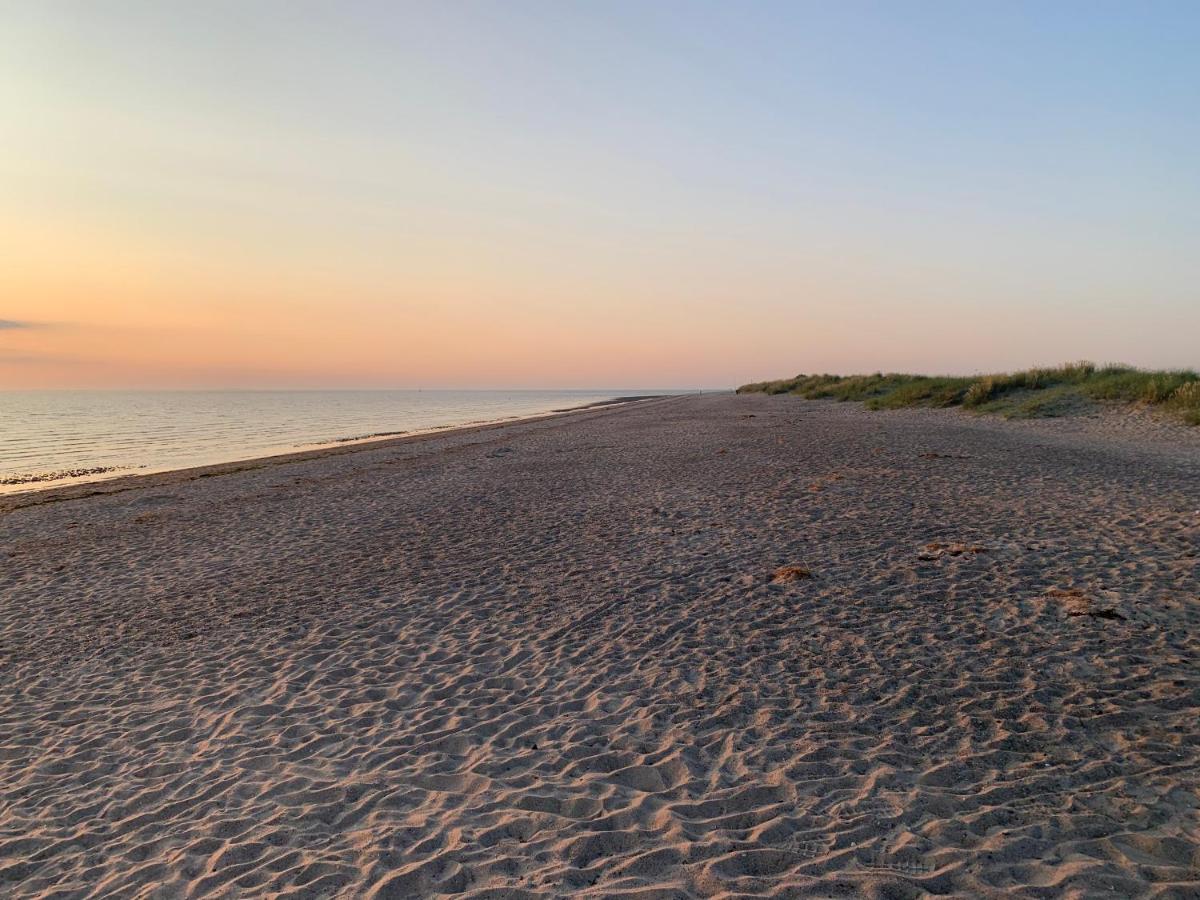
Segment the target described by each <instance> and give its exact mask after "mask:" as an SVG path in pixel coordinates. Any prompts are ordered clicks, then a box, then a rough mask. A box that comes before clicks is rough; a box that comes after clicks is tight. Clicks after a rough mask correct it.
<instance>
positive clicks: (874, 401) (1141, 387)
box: [737, 362, 1200, 425]
mask: <svg viewBox="0 0 1200 900" xmlns="http://www.w3.org/2000/svg"><path fill="white" fill-rule="evenodd" d="M737 392H738V393H739V394H747V393H762V394H798V395H799V396H801V397H806V398H808V399H810V400H820V399H832V400H858V401H862V402H864V403H865V404H866V405H867V407H868V408H869V409H902V408H905V407H912V406H927V407H939V408H940V407H946V406H963V407H966V408H968V409H972V410H975V411H977V412H985V413H997V414H999V415H1003V416H1006V417H1008V418H1038V417H1045V416H1058V415H1064V414H1066V413H1067V412H1069V411H1070V410H1072V409H1077V408H1079V407H1081V406H1085V405H1087V404H1088V403H1089V401H1096V400H1111V401H1124V402H1127V403H1142V404H1147V405H1152V406H1158V407H1162V408H1163V409H1165V410H1168V411H1170V412H1172V413H1174V414H1175V415H1177V416H1178V417H1179V418H1181V419H1182V420H1183V421H1184V422H1187V423H1188V424H1190V425H1200V375H1197V374H1196V373H1195V372H1193V371H1191V370H1188V369H1179V370H1174V371H1159V372H1153V371H1144V370H1142V369H1135V368H1133V367H1132V366H1121V365H1108V366H1097V365H1096V364H1095V363H1090V362H1075V363H1067V364H1065V365H1061V366H1053V367H1050V368H1038V369H1026V370H1025V371H1022V372H1007V373H1003V374H999V375H980V376H971V377H956V376H929V375H902V374H897V373H891V374H886V375H885V374H883V373H882V372H876V373H875V374H873V375H797V376H796V377H795V378H790V379H782V380H780V381H761V382H757V383H755V384H746V385H742V387H740V388H738V389H737Z"/></svg>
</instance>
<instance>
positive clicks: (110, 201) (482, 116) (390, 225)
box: [0, 2, 1200, 386]
mask: <svg viewBox="0 0 1200 900" xmlns="http://www.w3.org/2000/svg"><path fill="white" fill-rule="evenodd" d="M0 12H2V13H3V16H4V20H5V22H6V26H5V29H4V34H3V36H0V79H2V84H0V105H2V106H3V109H4V117H3V118H4V122H5V125H4V126H3V127H4V129H5V132H6V133H5V135H4V141H3V143H2V144H0V179H3V182H2V185H3V189H4V194H5V196H6V198H7V202H6V203H5V208H6V209H7V212H6V213H0V234H2V235H4V236H6V237H9V238H12V237H13V236H16V237H17V238H18V239H17V240H16V243H15V244H14V242H13V240H9V241H8V243H9V246H10V249H9V251H8V253H7V254H6V257H7V258H6V260H5V266H6V267H8V268H9V275H7V276H4V277H5V278H6V282H5V283H4V284H0V287H4V286H5V285H7V286H6V288H5V291H4V293H5V294H6V296H5V298H4V299H3V300H0V304H3V305H0V318H4V319H9V320H17V321H24V320H29V321H35V320H36V321H40V320H43V319H52V320H56V321H57V320H61V321H64V322H65V321H72V322H76V323H77V324H79V325H80V326H81V328H79V329H58V330H45V329H42V330H39V329H24V330H21V337H20V338H19V339H20V340H24V341H27V342H28V344H29V345H28V346H26V345H22V346H17V345H16V344H15V343H14V341H16V340H18V338H13V337H11V335H13V334H16V333H17V332H16V330H15V329H14V330H10V331H9V332H7V333H6V335H5V337H4V338H2V339H0V361H2V360H3V359H4V353H5V352H6V350H7V352H8V353H9V355H10V356H11V357H12V358H13V359H16V358H18V357H19V358H20V359H22V360H25V361H26V362H23V363H22V364H21V365H20V366H19V367H18V366H17V364H16V363H13V364H12V365H10V366H9V368H8V369H5V368H3V366H2V364H0V377H3V375H4V373H6V372H7V373H8V376H9V378H10V381H12V383H16V382H18V381H19V382H21V383H23V384H36V383H46V384H50V383H55V384H58V383H62V384H67V383H72V381H73V379H74V380H78V379H79V378H82V377H91V373H90V372H88V365H89V364H88V363H87V359H88V353H87V352H84V351H86V349H87V348H86V347H83V348H82V349H81V346H80V345H79V343H78V342H79V341H82V340H84V339H85V338H80V337H79V335H80V334H83V335H85V336H86V334H87V329H88V328H93V329H100V328H105V327H109V328H112V329H114V330H115V331H116V332H120V333H119V334H116V335H115V336H114V335H109V336H108V337H106V338H105V340H106V341H108V344H106V346H107V345H111V346H115V347H119V348H125V347H130V348H131V347H133V346H134V345H135V344H136V343H137V342H136V340H135V338H136V337H137V336H138V335H139V334H140V335H142V336H143V337H144V336H145V333H150V332H153V333H159V334H161V335H168V336H170V335H175V337H174V338H170V337H167V338H164V340H166V341H167V342H168V344H169V343H170V341H171V340H176V341H178V342H179V343H180V344H181V345H182V344H184V343H185V338H184V337H183V336H182V335H186V333H187V332H188V330H189V329H191V328H194V329H195V330H196V332H195V333H196V334H198V335H201V334H202V335H203V336H204V342H207V343H208V344H209V345H210V346H212V347H215V348H217V350H214V351H213V353H212V354H211V358H207V359H206V358H205V357H204V356H203V355H197V354H196V353H193V354H192V355H191V356H187V354H184V355H185V356H187V359H186V365H184V363H183V362H181V360H180V354H179V352H173V353H171V354H166V355H164V357H163V358H162V359H159V358H157V357H154V356H153V355H150V356H146V357H144V358H143V357H137V356H136V354H134V351H133V350H132V349H130V350H128V351H124V350H122V351H120V352H126V355H127V357H128V358H123V359H122V360H115V359H107V360H105V359H103V354H102V353H99V352H97V353H96V354H93V356H95V357H96V359H95V363H96V367H97V368H96V371H97V372H100V373H101V374H100V379H101V380H102V381H104V380H105V379H106V378H107V380H108V381H112V382H113V383H139V384H141V383H158V382H160V381H161V382H162V383H171V384H175V383H189V384H190V383H197V384H207V383H222V384H224V383H244V382H245V383H251V382H252V383H263V384H290V383H296V384H300V383H304V384H326V383H330V384H333V383H337V384H341V383H347V384H348V383H353V384H397V385H399V386H403V385H405V384H409V383H412V381H414V380H420V381H421V382H422V383H426V384H429V383H443V384H446V385H447V386H453V385H455V384H464V383H465V384H471V385H479V386H485V385H488V384H494V385H497V386H500V385H503V386H533V385H545V386H554V385H563V386H579V385H583V384H601V383H603V384H619V383H627V384H662V385H669V384H697V383H699V384H706V385H712V386H716V385H722V384H729V383H736V382H738V381H744V380H750V379H756V378H764V377H770V376H779V375H785V374H791V373H794V372H798V371H815V370H834V371H857V370H863V369H877V368H884V369H901V368H902V369H920V370H925V371H964V372H969V371H976V370H985V369H986V370H990V369H998V368H999V369H1003V368H1015V367H1021V366H1026V365H1029V364H1034V363H1051V362H1059V361H1063V360H1066V359H1074V358H1079V357H1087V358H1092V359H1097V360H1100V361H1110V360H1113V361H1115V360H1120V361H1126V362H1133V363H1136V364H1141V365H1152V366H1181V365H1197V364H1200V340H1197V335H1200V295H1198V291H1197V285H1200V253H1198V252H1197V251H1198V248H1200V175H1198V166H1197V161H1196V160H1197V156H1198V152H1200V52H1197V48H1198V47H1200V4H1196V3H1176V4H1166V3H1121V4H1117V3H1096V2H1092V3H965V2H964V3H933V2H929V3H917V2H907V3H901V2H893V3H870V4H867V3H739V4H734V3H723V4H716V3H695V2H690V3H665V2H659V3H652V2H640V3H589V4H584V3H564V2H554V3H551V2H545V3H531V2H504V3H499V2H496V3H461V2H457V3H456V2H438V3H434V2H430V3H409V4H400V3H378V4H367V3H319V4H317V3H296V2H288V3H246V2H240V3H229V4H224V3H211V2H209V3H197V4H188V5H184V4H174V3H144V4H133V3H100V2H90V3H80V4H63V3H27V2H24V3H9V4H5V5H4V6H3V9H2V10H0ZM27 234H35V235H36V236H37V237H36V240H34V239H33V238H29V241H28V243H29V246H28V247H26V246H24V245H23V244H22V243H21V240H20V238H21V237H22V236H23V235H27ZM60 236H61V241H59V237H60ZM14 246H15V248H16V249H13V247H14ZM55 246H61V248H62V250H61V252H60V253H58V254H57V258H56V259H55V258H54V257H56V254H55V253H54V252H52V251H51V250H47V249H46V248H47V247H51V248H53V247H55ZM0 252H3V251H0ZM25 253H27V254H28V255H29V258H30V259H29V260H26V259H24V258H23V257H22V254H25ZM43 257H45V258H43ZM114 258H115V259H120V260H121V264H120V266H119V269H120V274H119V276H118V275H114V274H113V271H112V270H113V266H111V265H108V264H107V263H106V261H107V260H111V259H114ZM63 265H65V266H67V267H68V268H74V269H76V270H78V271H79V272H81V273H83V274H81V275H80V276H79V277H78V278H76V279H75V280H73V281H71V280H68V281H64V280H63V276H62V275H61V270H60V269H59V268H55V267H56V266H59V267H61V266H63ZM13 267H15V271H16V274H13V271H14V269H13ZM173 284H174V285H178V286H179V287H178V291H176V292H172V288H171V285H173ZM281 314H286V318H287V319H288V323H287V325H286V327H283V326H281V327H282V329H283V330H282V332H281V335H280V341H281V342H284V343H289V345H290V346H295V347H298V348H299V349H298V351H297V352H298V353H301V352H302V354H303V359H300V358H296V359H291V358H289V357H287V356H286V354H285V355H279V354H275V355H270V354H268V355H267V356H262V355H261V353H260V352H259V351H256V350H254V349H253V348H256V347H257V348H260V349H261V345H262V343H263V341H264V340H269V339H270V338H271V337H272V328H273V326H272V325H271V324H270V323H272V322H278V321H279V319H280V316H281ZM331 317H336V318H337V322H338V325H337V329H340V330H338V331H337V334H338V335H339V338H338V348H340V349H337V350H336V352H335V349H331V348H330V347H329V346H327V342H323V340H322V338H321V335H327V334H328V333H329V332H330V328H331V327H333V326H331V324H330V323H331V321H332V319H331ZM348 323H349V324H348ZM354 323H358V324H357V325H355V324H354ZM359 326H361V327H359ZM473 328H474V329H475V332H476V333H472V329H473ZM139 329H142V331H139ZM506 329H507V330H506ZM47 334H50V335H51V336H50V337H47V336H46V335H47ZM63 334H67V335H68V337H63V336H62V335H63ZM72 334H73V335H75V337H74V338H71V337H70V335H72ZM97 334H98V332H97ZM131 334H132V335H133V337H131V336H130V335H131ZM55 335H57V336H55ZM122 335H123V336H122ZM381 335H382V336H386V335H392V336H394V338H395V342H396V343H397V344H398V345H400V346H402V347H405V348H408V349H409V352H406V353H404V354H400V356H401V357H403V359H401V360H397V358H396V354H395V353H394V352H390V350H391V348H390V346H389V344H388V343H387V342H386V341H384V340H382V338H381ZM55 340H57V341H60V342H61V341H70V340H75V341H76V344H73V345H70V346H66V345H63V346H54V345H53V341H55ZM39 341H40V342H41V344H38V343H37V342H39ZM48 341H49V342H51V343H50V344H47V343H46V342H48ZM95 341H96V342H99V341H100V338H99V337H97V338H95ZM186 343H187V346H188V347H192V348H194V347H195V346H196V345H197V343H199V342H197V341H195V340H193V341H190V342H186ZM31 347H32V350H31ZM485 348H486V349H485ZM217 351H219V352H217ZM31 352H32V353H34V356H35V357H36V354H37V353H38V352H44V353H45V354H46V357H47V359H49V358H50V357H53V356H55V354H57V356H58V358H59V359H66V358H68V356H71V355H72V354H73V356H74V358H76V359H78V360H83V362H81V363H78V364H76V366H75V368H74V369H73V370H72V371H65V370H62V369H61V368H60V369H56V368H54V366H53V365H52V364H51V363H49V362H47V363H46V365H44V366H41V367H38V366H32V367H31V366H30V365H29V364H28V360H29V359H30V358H31V357H30V353H31ZM506 353H507V355H506ZM539 353H540V354H541V357H540V358H539V357H538V354H539ZM130 354H133V355H130ZM172 360H174V362H172ZM304 360H307V362H305V361H304ZM364 360H366V361H367V362H364ZM368 363H369V364H368ZM172 365H176V369H172V368H171V366H172ZM80 366H82V369H81V368H80ZM16 368H20V369H21V371H20V372H19V373H16V372H15V369H16ZM105 373H107V375H105ZM109 375H111V378H109V377H108V376H109ZM460 376H461V377H460Z"/></svg>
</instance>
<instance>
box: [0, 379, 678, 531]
mask: <svg viewBox="0 0 1200 900" xmlns="http://www.w3.org/2000/svg"><path fill="white" fill-rule="evenodd" d="M686 396H689V395H688V394H645V395H638V396H635V397H628V398H626V397H614V398H612V399H611V400H601V401H595V402H592V403H586V404H583V405H581V406H572V407H567V408H564V409H553V410H548V411H547V412H542V413H532V414H530V415H526V416H509V417H505V418H501V419H489V420H487V421H481V422H466V423H463V424H461V425H434V426H432V427H430V428H422V429H415V430H413V431H407V432H397V433H389V434H379V435H364V436H362V437H348V438H335V439H333V440H331V441H323V442H321V443H319V444H313V445H305V446H304V447H303V449H296V450H288V451H283V452H280V453H268V454H262V455H258V456H249V457H246V458H244V459H232V460H226V461H224V462H216V463H204V464H202V465H197V466H181V467H178V468H169V469H154V470H145V469H133V470H121V471H119V472H118V473H117V474H113V475H110V476H108V477H102V478H94V479H88V480H72V481H67V482H66V483H50V482H33V483H29V484H21V485H6V486H4V487H0V515H4V514H5V513H9V512H12V511H14V510H17V509H24V508H26V507H29V506H38V505H40V504H42V503H58V502H62V501H65V500H78V499H82V498H84V497H92V496H102V495H105V494H113V493H121V492H123V491H128V490H134V489H136V488H138V487H141V486H153V485H158V484H173V483H176V482H177V481H192V480H195V479H197V478H212V477H217V476H221V475H231V474H234V473H237V472H249V471H254V470H256V469H263V468H268V467H271V466H274V465H287V464H290V463H298V462H305V461H307V460H309V459H323V458H325V457H327V456H339V455H341V454H343V453H354V452H357V451H360V450H368V449H375V448H377V447H381V446H388V445H390V444H392V443H405V442H411V441H419V440H427V439H429V438H431V437H437V436H439V435H445V434H453V433H460V432H462V433H469V432H472V431H484V430H489V429H494V428H502V427H504V426H506V425H517V424H520V423H523V422H538V421H544V420H548V419H556V418H563V417H566V416H570V415H572V414H579V413H585V412H595V411H605V410H610V409H619V408H622V407H627V406H632V405H638V404H645V403H650V402H653V401H665V400H670V399H673V398H676V397H686ZM59 482H62V480H61V479H60V480H59ZM24 499H28V500H29V502H25V503H21V502H17V501H20V500H24Z"/></svg>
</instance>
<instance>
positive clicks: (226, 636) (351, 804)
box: [0, 394, 1200, 900]
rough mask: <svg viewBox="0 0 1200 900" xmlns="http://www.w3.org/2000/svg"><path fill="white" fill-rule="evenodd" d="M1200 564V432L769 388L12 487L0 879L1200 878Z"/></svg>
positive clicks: (246, 889)
mask: <svg viewBox="0 0 1200 900" xmlns="http://www.w3.org/2000/svg"><path fill="white" fill-rule="evenodd" d="M720 451H724V452H720ZM813 485H817V486H818V489H812V486H813ZM89 494H90V495H89ZM1198 550H1200V430H1197V429H1189V428H1187V427H1185V426H1182V425H1179V426H1173V425H1171V424H1170V423H1166V422H1161V421H1158V420H1155V419H1152V418H1146V417H1136V418H1132V419H1131V418H1129V417H1126V416H1115V417H1114V416H1107V415H1102V416H1096V417H1092V418H1087V419H1078V420H1030V421H1021V422H1005V421H998V420H990V419H983V418H974V417H965V416H962V415H958V414H956V413H954V412H947V411H942V410H928V409H902V410H895V411H886V412H870V411H867V410H865V409H863V408H861V407H860V406H858V405H852V404H838V403H834V402H830V401H806V400H803V399H800V398H798V397H792V396H766V395H761V394H747V395H741V396H734V395H712V396H708V395H706V396H703V397H675V398H665V399H652V400H646V401H644V402H641V403H636V404H628V405H624V406H614V407H598V408H595V409H591V410H586V411H583V412H578V413H573V414H571V415H570V416H566V417H560V418H550V419H541V420H534V421H523V422H514V423H511V424H506V425H502V426H491V427H487V428H473V429H472V428H468V429H460V430H454V431H445V432H441V433H438V434H436V435H432V436H424V437H420V438H413V437H408V438H399V439H395V440H388V441H383V442H380V443H373V444H368V445H362V446H361V447H346V448H340V449H339V450H338V451H337V452H336V453H329V452H326V453H314V454H296V455H292V456H289V457H287V458H285V459H280V460H274V461H271V460H264V461H259V462H258V463H256V464H253V465H239V466H231V467H224V468H217V469H213V470H208V471H192V472H181V473H173V474H166V475H153V476H144V477H136V478H128V479H122V480H120V481H116V482H107V483H105V484H104V485H103V486H91V487H90V488H88V489H87V490H82V489H80V488H74V489H69V490H68V489H63V490H60V491H53V490H52V491H44V492H35V493H30V494H25V495H11V496H5V497H2V498H0V894H2V895H4V896H7V897H22V898H31V897H56V898H67V897H188V898H190V897H250V896H275V897H354V898H358V897H366V898H385V897H433V896H442V895H451V894H453V895H458V896H466V897H491V898H556V897H565V896H583V897H588V896H591V897H622V896H625V897H631V898H634V897H636V898H642V900H649V898H667V897H734V896H736V897H783V896H817V897H828V896H867V897H881V898H882V897H917V896H923V895H925V894H936V895H941V896H959V897H1001V896H1005V897H1007V896H1013V895H1020V896H1036V897H1085V896H1088V897H1090V896H1122V897H1140V896H1145V897H1194V896H1198V895H1200V813H1198V810H1200V669H1198V668H1197V660H1198V659H1200V627H1198V626H1200V563H1198V557H1197V553H1198Z"/></svg>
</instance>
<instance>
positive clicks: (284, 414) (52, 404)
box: [0, 391, 653, 492]
mask: <svg viewBox="0 0 1200 900" xmlns="http://www.w3.org/2000/svg"><path fill="white" fill-rule="evenodd" d="M634 393H653V392H636V391H624V392H619V391H154V392H134V391H111V392H110V391H9V392H0V482H7V483H6V484H4V483H0V492H5V491H14V490H30V489H32V488H38V487H47V486H52V485H54V484H61V483H64V482H65V481H77V480H81V478H97V477H111V476H112V475H117V474H122V473H124V472H128V471H156V470H163V469H176V468H181V467H185V466H196V465H206V464H209V463H216V462H229V461H232V460H237V459H249V458H252V457H255V456H263V455H267V454H271V453H286V452H290V451H293V450H295V449H297V448H298V447H311V446H313V445H318V444H327V443H331V442H334V441H338V440H344V439H347V438H355V437H364V436H367V435H375V434H379V433H381V432H412V431H421V430H427V429H430V428H436V427H438V426H444V425H463V424H467V423H472V422H479V421H491V420H495V419H503V418H508V417H511V416H528V415H534V414H536V413H544V412H549V411H550V410H554V409H561V408H564V407H572V406H581V405H583V404H586V403H592V402H594V401H598V400H607V399H611V398H613V397H617V396H621V395H622V394H626V395H628V394H634ZM93 469H115V470H116V471H108V472H103V473H94V472H93V473H89V474H86V475H82V476H81V475H80V474H79V470H93ZM68 473H74V474H68ZM30 477H38V478H40V479H42V480H40V481H38V482H36V483H30V482H29V481H28V480H27V479H29V478H30ZM47 479H49V480H47ZM14 482H18V483H14Z"/></svg>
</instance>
